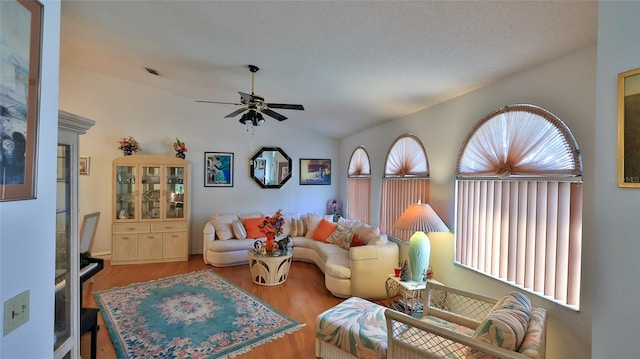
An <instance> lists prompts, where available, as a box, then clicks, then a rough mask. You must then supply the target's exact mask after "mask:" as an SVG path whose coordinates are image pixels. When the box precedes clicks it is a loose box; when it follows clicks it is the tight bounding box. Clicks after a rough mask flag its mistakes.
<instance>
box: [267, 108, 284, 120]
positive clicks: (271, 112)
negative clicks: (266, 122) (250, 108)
mask: <svg viewBox="0 0 640 359" xmlns="http://www.w3.org/2000/svg"><path fill="white" fill-rule="evenodd" d="M261 112H262V113H264V114H265V115H267V116H271V117H273V118H275V119H276V120H278V121H284V120H286V119H287V117H286V116H282V115H281V114H279V113H277V112H275V111H272V110H270V109H268V108H263V109H262V111H261Z"/></svg>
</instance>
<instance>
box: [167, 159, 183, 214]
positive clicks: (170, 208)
mask: <svg viewBox="0 0 640 359" xmlns="http://www.w3.org/2000/svg"><path fill="white" fill-rule="evenodd" d="M184 174H185V168H184V167H167V196H166V201H167V202H166V204H165V208H166V211H167V212H166V214H165V217H166V218H185V217H184V216H185V213H184V182H185V181H184V180H185V178H184Z"/></svg>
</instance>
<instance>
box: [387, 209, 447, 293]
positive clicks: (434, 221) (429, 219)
mask: <svg viewBox="0 0 640 359" xmlns="http://www.w3.org/2000/svg"><path fill="white" fill-rule="evenodd" d="M393 227H394V228H397V229H408V230H412V231H416V232H415V233H414V234H413V235H412V236H411V238H410V239H409V265H410V267H411V279H412V280H414V281H416V282H424V277H425V273H426V271H427V268H429V256H430V255H431V242H430V241H429V237H427V235H426V234H425V233H424V232H448V231H449V228H448V227H447V225H446V224H444V222H443V221H442V219H440V216H438V214H437V213H436V212H435V211H434V210H433V208H431V206H430V205H429V204H426V203H425V204H422V203H420V201H418V203H413V204H411V205H409V207H408V208H407V209H406V210H405V211H404V212H403V213H402V215H401V216H400V218H398V220H396V222H395V223H394V224H393Z"/></svg>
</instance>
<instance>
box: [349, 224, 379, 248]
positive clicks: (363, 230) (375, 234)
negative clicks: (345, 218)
mask: <svg viewBox="0 0 640 359" xmlns="http://www.w3.org/2000/svg"><path fill="white" fill-rule="evenodd" d="M351 230H352V231H353V232H354V233H355V234H357V235H358V237H360V239H361V240H362V242H363V243H365V244H367V243H369V242H370V241H371V240H374V239H376V238H379V237H380V228H378V227H376V226H370V225H368V224H366V223H362V222H358V223H356V224H354V225H353V227H352V228H351Z"/></svg>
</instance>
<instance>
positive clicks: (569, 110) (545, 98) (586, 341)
mask: <svg viewBox="0 0 640 359" xmlns="http://www.w3.org/2000/svg"><path fill="white" fill-rule="evenodd" d="M595 69H596V47H595V46H593V47H589V48H586V49H583V50H581V51H578V52H576V53H573V54H570V55H568V56H566V57H563V58H560V59H557V60H556V61H552V62H550V63H547V64H545V65H542V66H540V67H538V68H534V69H531V70H529V71H526V72H522V73H520V74H517V75H515V76H513V77H511V78H508V79H505V80H504V81H501V82H500V83H498V84H496V85H493V86H490V87H486V88H483V89H480V90H477V91H474V92H471V93H469V94H466V95H463V96H461V97H458V98H456V99H453V100H450V101H447V102H445V103H442V104H440V105H437V106H433V107H431V108H429V109H426V110H423V111H420V112H418V113H415V114H413V115H411V116H407V117H406V118H403V119H399V120H395V121H392V122H389V123H387V124H383V125H381V126H378V127H375V128H372V129H370V130H368V131H365V132H363V133H360V134H357V135H354V136H351V137H348V138H346V139H344V140H343V141H342V142H341V154H340V157H341V158H348V156H349V155H350V154H351V151H353V149H354V148H355V147H356V146H358V145H364V146H365V147H366V148H367V151H368V152H369V156H370V158H371V170H372V175H371V177H372V189H373V193H372V218H374V219H376V220H375V221H374V220H372V222H377V221H378V220H377V219H378V218H379V216H380V214H379V205H380V194H379V191H376V190H375V189H379V188H381V178H382V176H383V165H384V160H385V156H386V152H387V150H388V148H389V146H390V145H391V143H392V142H393V140H394V139H395V138H396V137H397V136H399V135H401V134H402V133H405V132H412V133H414V134H416V135H417V136H418V138H420V140H421V141H422V142H423V144H424V146H425V149H426V151H427V156H428V158H429V165H430V173H431V193H430V197H431V204H432V205H433V207H434V208H435V210H436V211H437V212H438V213H439V214H440V215H441V216H442V217H443V220H444V221H445V222H446V223H447V225H448V226H449V228H452V229H453V224H454V223H453V211H454V181H455V166H456V161H457V157H458V151H459V149H460V146H461V145H462V142H463V141H464V139H465V138H466V136H467V135H468V134H469V132H470V131H471V129H472V127H473V126H474V125H475V124H476V122H478V121H479V120H480V119H481V118H482V117H484V116H485V115H486V114H487V113H489V112H491V111H493V110H495V109H497V108H500V107H502V106H504V105H509V104H515V103H531V104H535V105H539V106H542V107H544V108H546V109H547V110H549V111H551V112H553V113H555V114H556V115H557V116H558V117H560V118H561V119H562V120H563V121H564V122H565V123H566V124H567V125H568V126H569V128H570V129H571V130H572V132H573V134H574V135H575V137H576V139H577V141H578V144H579V146H580V149H581V151H582V156H583V157H582V158H583V161H584V178H585V191H584V218H585V221H584V235H583V257H584V265H583V281H582V303H581V311H580V312H575V311H573V310H569V309H566V308H565V307H562V306H560V305H557V304H554V303H551V302H549V301H546V300H543V299H540V298H538V297H537V296H533V295H532V300H533V301H534V304H535V305H538V306H544V307H545V308H547V310H548V313H549V321H548V323H549V327H548V332H547V339H548V341H547V358H550V359H554V358H558V359H562V358H589V357H590V340H591V310H592V303H591V291H592V289H591V282H592V278H593V271H592V270H591V268H592V266H593V265H592V264H593V262H592V259H591V258H592V257H593V254H592V253H593V249H592V247H593V245H592V242H593V235H592V233H593V225H592V221H591V218H593V202H594V200H593V192H594V181H593V178H594V173H595V169H594V153H595V146H594V137H595V87H596V81H595V80H596V77H595ZM341 191H342V197H346V187H344V186H343V187H341ZM429 237H430V238H431V243H432V254H431V264H432V266H433V269H434V272H435V277H436V278H437V279H438V280H440V281H442V282H444V283H445V284H447V285H450V286H453V287H460V288H464V289H467V290H470V291H473V292H478V293H484V294H487V295H491V296H501V295H503V294H504V293H507V292H509V291H511V290H512V287H510V286H508V285H505V284H503V283H501V282H498V281H496V280H493V279H490V278H488V277H486V276H484V275H481V274H478V273H476V272H473V271H470V270H468V269H465V268H462V267H459V266H456V265H454V264H453V234H452V233H447V234H444V233H432V234H430V235H429Z"/></svg>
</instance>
